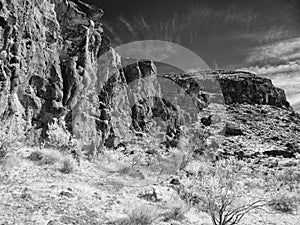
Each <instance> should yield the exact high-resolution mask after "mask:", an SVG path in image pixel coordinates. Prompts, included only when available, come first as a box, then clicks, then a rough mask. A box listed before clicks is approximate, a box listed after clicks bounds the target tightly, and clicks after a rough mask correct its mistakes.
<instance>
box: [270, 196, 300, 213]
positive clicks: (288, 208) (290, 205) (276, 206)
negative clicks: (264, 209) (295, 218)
mask: <svg viewBox="0 0 300 225" xmlns="http://www.w3.org/2000/svg"><path fill="white" fill-rule="evenodd" d="M297 203H298V199H297V198H296V197H295V196H287V195H281V196H277V197H276V198H274V199H273V200H271V201H270V203H269V206H270V207H271V208H272V209H273V210H275V211H277V212H282V213H294V212H296V211H297V209H298V205H297Z"/></svg>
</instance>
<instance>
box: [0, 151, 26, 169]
mask: <svg viewBox="0 0 300 225" xmlns="http://www.w3.org/2000/svg"><path fill="white" fill-rule="evenodd" d="M21 164H22V158H20V157H19V156H15V155H7V156H6V157H5V158H3V159H2V160H1V162H0V166H1V169H2V170H3V171H12V170H13V169H14V168H15V167H19V166H20V165H21Z"/></svg>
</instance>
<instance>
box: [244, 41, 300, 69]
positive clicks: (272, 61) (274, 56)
mask: <svg viewBox="0 0 300 225" xmlns="http://www.w3.org/2000/svg"><path fill="white" fill-rule="evenodd" d="M296 60H300V37H298V38H293V39H288V40H284V41H278V42H275V43H272V44H268V45H264V46H261V47H257V48H254V49H252V50H251V51H250V53H249V56H248V58H247V62H248V63H249V64H250V65H257V64H259V65H262V64H265V65H280V64H283V63H288V62H292V61H296Z"/></svg>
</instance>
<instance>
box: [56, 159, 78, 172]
mask: <svg viewBox="0 0 300 225" xmlns="http://www.w3.org/2000/svg"><path fill="white" fill-rule="evenodd" d="M75 169H76V162H75V160H74V159H73V158H72V157H70V156H66V157H64V158H63V159H62V161H61V167H60V169H59V171H60V172H62V173H64V174H70V173H73V172H74V171H75Z"/></svg>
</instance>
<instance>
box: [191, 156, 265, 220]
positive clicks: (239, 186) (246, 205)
mask: <svg viewBox="0 0 300 225" xmlns="http://www.w3.org/2000/svg"><path fill="white" fill-rule="evenodd" d="M242 167H243V163H240V162H239V161H236V160H221V161H218V162H216V165H215V166H211V167H210V168H208V169H207V170H206V171H203V172H202V173H198V176H195V177H194V178H188V181H186V182H185V186H186V188H187V189H188V193H189V194H186V195H185V196H187V197H186V200H187V201H193V203H194V204H195V205H197V206H198V208H199V209H200V210H202V211H205V212H207V213H208V214H209V215H210V217H211V220H212V223H213V224H214V225H235V224H239V223H240V221H241V220H242V218H243V217H244V216H245V215H246V214H247V213H248V212H249V211H251V210H254V209H259V208H262V207H263V206H265V205H266V203H267V201H266V199H265V198H264V197H258V196H256V197H255V196H249V190H247V188H246V187H245V185H244V182H243V174H242V172H241V171H242Z"/></svg>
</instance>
